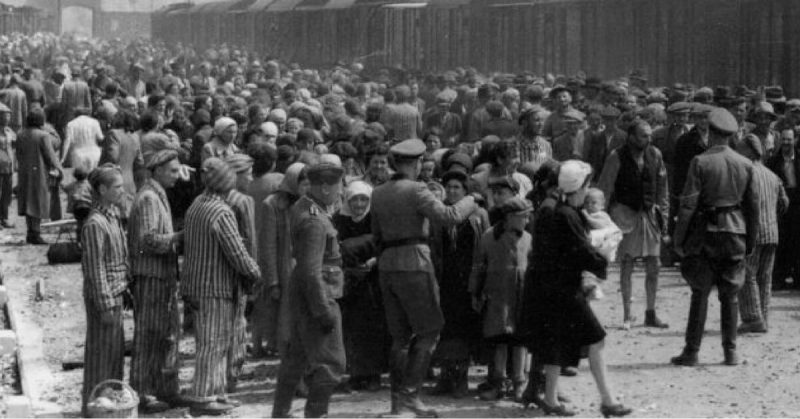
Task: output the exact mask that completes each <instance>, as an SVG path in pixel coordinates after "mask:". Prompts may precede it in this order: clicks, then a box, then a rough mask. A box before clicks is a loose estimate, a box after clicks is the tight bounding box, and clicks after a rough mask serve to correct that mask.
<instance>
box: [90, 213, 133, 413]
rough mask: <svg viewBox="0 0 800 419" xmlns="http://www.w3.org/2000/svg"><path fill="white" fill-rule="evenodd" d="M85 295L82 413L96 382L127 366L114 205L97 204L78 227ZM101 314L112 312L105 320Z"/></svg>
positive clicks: (122, 268) (122, 269) (121, 241)
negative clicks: (81, 245)
mask: <svg viewBox="0 0 800 419" xmlns="http://www.w3.org/2000/svg"><path fill="white" fill-rule="evenodd" d="M81 243H82V244H83V255H82V257H81V270H82V271H83V299H84V305H85V306H86V345H85V348H84V351H85V352H84V359H83V361H84V368H83V391H82V404H81V409H82V410H83V412H84V413H86V404H87V403H88V402H89V396H90V395H91V392H92V390H93V389H94V387H95V386H96V385H97V384H99V383H100V382H101V381H104V380H108V379H117V380H121V379H122V378H123V373H124V365H125V358H124V356H125V332H124V329H123V327H122V293H123V292H124V291H125V289H126V288H127V287H128V279H127V278H128V248H127V246H126V244H125V231H124V230H123V229H122V223H121V222H120V219H119V213H118V211H117V210H116V209H115V208H107V207H101V206H99V205H95V206H94V208H92V211H91V212H90V213H89V216H88V217H87V218H86V223H85V224H84V225H83V228H82V230H81ZM104 313H110V316H107V319H105V321H104V319H103V317H102V315H103V314H104Z"/></svg>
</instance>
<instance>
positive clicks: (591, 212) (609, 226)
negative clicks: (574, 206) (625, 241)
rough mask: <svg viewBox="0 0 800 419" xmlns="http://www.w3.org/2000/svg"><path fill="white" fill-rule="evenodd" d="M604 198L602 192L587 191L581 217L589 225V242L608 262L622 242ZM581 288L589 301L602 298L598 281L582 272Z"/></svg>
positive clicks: (594, 189) (589, 274)
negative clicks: (606, 209)
mask: <svg viewBox="0 0 800 419" xmlns="http://www.w3.org/2000/svg"><path fill="white" fill-rule="evenodd" d="M605 207H606V198H605V196H604V195H603V191H601V190H600V189H597V188H591V189H589V192H588V193H587V194H586V200H585V201H584V203H583V215H584V216H585V217H586V220H587V222H588V224H589V241H590V242H591V244H592V246H593V247H594V248H595V249H597V250H598V251H599V252H600V253H601V254H602V255H603V256H605V258H606V259H607V260H608V261H609V262H610V261H613V260H614V259H616V257H617V248H618V247H619V243H620V242H621V241H622V230H620V228H619V227H617V225H616V224H614V222H613V221H611V216H610V215H608V213H607V212H606V211H605ZM583 288H584V290H585V291H586V293H587V296H588V297H589V299H591V300H599V299H601V298H603V290H602V289H601V288H600V281H599V279H598V278H597V277H596V276H594V275H593V274H591V273H589V272H583Z"/></svg>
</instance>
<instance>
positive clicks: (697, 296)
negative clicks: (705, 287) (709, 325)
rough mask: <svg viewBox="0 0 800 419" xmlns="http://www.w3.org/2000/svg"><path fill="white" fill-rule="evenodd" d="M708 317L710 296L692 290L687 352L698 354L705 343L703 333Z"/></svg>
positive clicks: (687, 328)
mask: <svg viewBox="0 0 800 419" xmlns="http://www.w3.org/2000/svg"><path fill="white" fill-rule="evenodd" d="M707 315H708V294H704V293H703V292H702V291H699V290H692V300H691V303H690V305H689V320H688V322H687V325H686V349H687V352H693V353H695V354H696V353H697V352H699V351H700V344H701V343H702V342H703V332H704V331H705V327H706V316H707Z"/></svg>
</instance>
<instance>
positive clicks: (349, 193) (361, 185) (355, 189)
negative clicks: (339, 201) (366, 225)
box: [340, 180, 372, 222]
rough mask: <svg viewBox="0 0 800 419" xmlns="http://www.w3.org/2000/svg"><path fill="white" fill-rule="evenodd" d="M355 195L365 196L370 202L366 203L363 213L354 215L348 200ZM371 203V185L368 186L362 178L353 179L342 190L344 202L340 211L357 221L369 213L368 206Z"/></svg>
mask: <svg viewBox="0 0 800 419" xmlns="http://www.w3.org/2000/svg"><path fill="white" fill-rule="evenodd" d="M356 196H366V197H367V198H369V200H370V203H369V204H367V210H366V211H364V214H361V215H360V216H358V217H356V216H355V215H353V211H352V210H351V209H350V200H351V199H353V198H354V197H356ZM371 205H372V186H369V184H368V183H367V182H364V181H362V180H355V181H353V182H350V184H349V185H347V187H346V188H345V190H344V203H343V205H342V209H341V210H340V213H341V214H342V215H345V216H348V217H350V218H352V219H353V221H355V222H359V221H361V220H363V219H364V217H366V216H367V214H369V210H370V206H371Z"/></svg>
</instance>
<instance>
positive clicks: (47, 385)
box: [0, 208, 800, 417]
mask: <svg viewBox="0 0 800 419" xmlns="http://www.w3.org/2000/svg"><path fill="white" fill-rule="evenodd" d="M13 213H15V211H14V210H13V208H12V214H13ZM13 221H14V222H15V223H16V228H15V229H13V230H8V229H6V230H0V243H2V244H3V245H2V247H0V262H1V269H2V272H3V274H4V276H5V284H6V285H7V287H8V288H9V294H10V298H11V299H12V300H13V301H14V304H15V307H16V309H17V312H18V313H20V316H26V317H29V318H31V319H33V320H34V322H35V324H36V325H38V327H40V328H41V329H42V333H43V336H44V338H43V342H42V345H43V350H44V354H45V357H46V360H47V363H48V365H49V367H50V372H51V374H49V375H47V376H44V375H43V376H37V377H31V382H32V383H33V385H34V386H37V388H39V389H41V394H42V397H41V400H40V401H41V402H51V403H56V404H58V405H59V406H61V408H62V409H63V412H64V415H65V416H73V417H74V416H78V412H79V411H80V386H81V378H82V370H81V369H77V370H72V371H63V370H62V362H64V361H73V360H81V359H82V357H83V346H84V337H85V313H84V307H83V301H82V294H81V293H82V284H81V281H82V277H81V275H80V265H79V264H73V265H62V266H56V267H53V266H49V265H47V261H46V258H45V252H46V246H29V245H25V244H24V237H25V235H24V220H22V219H19V218H16V219H13ZM52 233H55V232H49V233H48V234H45V235H44V237H45V239H46V240H48V241H51V242H52V241H54V240H55V234H52ZM661 278H662V281H661V289H660V292H659V307H658V311H659V315H660V316H661V317H662V319H663V320H665V321H667V322H669V323H670V328H669V329H666V330H663V329H661V330H656V329H649V328H644V327H642V326H641V322H642V321H643V320H644V278H643V274H642V269H637V273H636V276H635V281H634V283H635V286H634V298H635V301H634V310H635V313H636V314H637V317H638V318H639V320H638V321H637V323H639V324H638V325H637V326H636V327H634V328H633V329H632V330H630V331H623V330H621V329H620V328H619V326H620V325H621V322H622V308H621V305H620V303H621V298H620V294H619V292H618V288H619V276H618V272H616V271H614V272H612V274H611V275H610V278H609V280H608V281H607V282H606V283H605V284H604V290H605V293H606V297H605V299H602V300H600V301H596V302H594V303H593V305H594V308H595V310H596V312H597V314H598V317H599V318H600V319H601V321H602V322H603V323H604V324H605V325H606V328H607V332H608V337H607V341H606V347H607V349H606V353H607V362H608V365H609V376H610V382H611V383H612V386H613V388H614V389H615V391H616V392H617V393H618V394H619V396H620V397H621V398H622V399H623V401H624V403H625V404H627V405H629V406H631V407H633V408H634V409H635V410H634V414H633V415H634V416H637V417H800V401H799V400H798V390H797V389H798V388H800V350H799V349H798V348H800V332H798V323H800V293H798V292H792V291H780V292H776V293H775V294H774V296H773V300H772V313H771V318H770V327H771V328H770V331H769V333H768V334H766V335H746V336H741V337H740V338H739V341H738V343H739V353H740V357H741V359H742V361H743V362H742V364H741V365H739V366H737V367H726V366H723V365H721V361H722V349H721V346H720V338H719V302H718V301H717V299H716V296H715V295H716V294H712V296H711V301H710V307H709V316H708V322H707V324H706V326H707V332H706V339H705V341H704V345H703V348H702V350H701V353H700V362H701V365H700V366H698V367H695V368H688V367H674V366H672V365H670V364H669V359H670V357H671V356H674V355H677V354H678V353H679V352H680V350H681V348H682V347H683V331H684V328H685V325H686V319H687V314H688V307H689V294H690V293H689V288H688V287H687V286H686V285H685V283H684V282H683V280H682V279H681V277H680V275H679V274H678V273H677V272H676V271H675V270H674V269H672V270H668V269H665V270H664V271H663V272H662V275H661ZM38 280H41V282H42V283H43V284H44V298H43V299H41V300H38V301H37V298H36V293H35V289H36V285H35V284H36V282H37V281H38ZM126 323H127V328H128V333H131V332H132V330H131V325H132V316H131V314H130V313H128V314H127V319H126ZM20 333H25V331H20ZM129 336H131V335H129ZM181 352H182V360H183V361H182V362H183V365H182V368H181V378H182V381H183V385H184V386H187V385H188V383H189V381H190V380H191V376H192V363H193V359H192V358H193V352H194V349H193V342H192V340H191V338H185V339H184V340H183V342H182V343H181ZM277 364H278V361H277V360H269V361H259V362H255V361H253V360H248V362H247V364H246V366H245V378H246V379H245V380H243V381H242V382H241V384H240V387H239V392H238V393H236V394H234V395H233V396H234V397H235V398H237V399H239V400H241V401H242V402H243V404H242V406H241V407H239V408H237V409H235V410H234V411H233V412H232V415H231V416H233V417H268V416H269V414H270V412H271V408H272V405H271V400H272V392H273V390H274V387H275V374H276V371H277ZM484 375H485V368H484V367H473V368H472V370H471V371H470V386H471V388H472V389H473V394H472V396H471V397H469V398H467V399H462V400H454V399H452V398H448V397H430V396H425V398H424V399H425V400H426V402H428V403H429V404H430V405H432V406H433V407H435V408H437V409H438V410H439V412H440V414H441V415H442V416H445V417H535V416H542V412H541V411H539V410H536V409H534V408H532V407H531V408H529V409H523V408H522V407H521V406H520V405H518V404H515V403H513V402H511V401H508V400H504V401H499V402H496V403H487V402H483V401H480V400H478V399H477V397H476V396H475V394H474V389H475V387H476V386H477V385H478V383H479V382H480V381H482V379H483V377H484ZM386 380H387V377H385V376H384V388H383V390H381V391H380V392H377V393H353V394H349V395H339V394H337V395H336V396H334V399H333V402H332V405H331V416H334V417H373V416H377V415H380V414H381V413H385V412H388V410H389V401H388V400H389V392H388V388H387V383H386ZM562 383H563V384H562V388H563V390H564V392H565V393H566V394H567V395H569V396H570V397H571V398H572V403H571V404H570V406H571V407H572V408H574V409H575V410H576V411H577V413H578V415H580V416H584V417H587V416H588V417H592V416H593V417H597V416H599V403H600V402H599V396H598V392H597V390H596V387H595V386H594V382H593V380H592V378H591V374H590V372H589V369H588V365H587V363H586V362H582V364H581V367H580V373H579V375H578V376H577V377H574V378H564V379H563V380H562ZM302 406H303V401H302V400H298V401H296V402H295V405H294V407H295V410H294V413H296V414H299V415H302ZM164 416H167V417H184V416H188V413H187V412H186V411H185V410H177V409H176V410H171V411H169V412H167V413H166V414H165V415H164Z"/></svg>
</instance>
